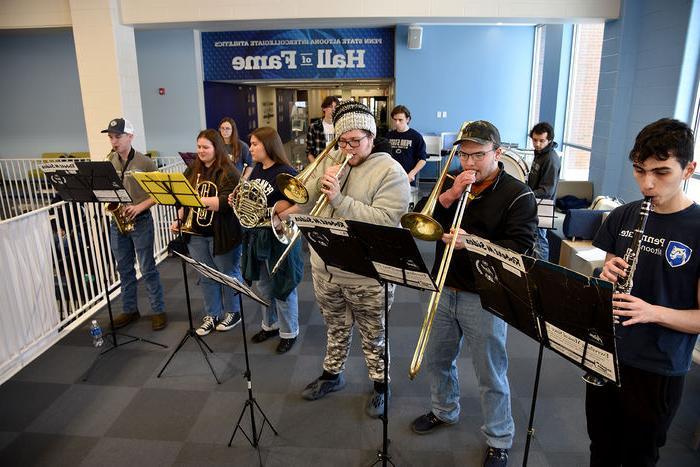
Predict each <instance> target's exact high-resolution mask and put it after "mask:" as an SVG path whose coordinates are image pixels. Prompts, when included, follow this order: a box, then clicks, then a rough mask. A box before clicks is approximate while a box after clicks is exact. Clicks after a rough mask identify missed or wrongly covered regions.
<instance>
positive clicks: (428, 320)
mask: <svg viewBox="0 0 700 467" xmlns="http://www.w3.org/2000/svg"><path fill="white" fill-rule="evenodd" d="M468 124H469V122H464V123H463V124H462V126H461V128H460V130H459V133H458V135H461V134H462V132H463V131H464V128H465V127H466V126H467V125H468ZM456 151H457V145H455V146H453V147H452V151H450V156H449V158H448V159H447V163H446V164H445V168H444V169H443V170H442V173H441V174H440V178H439V179H438V181H437V182H436V183H435V187H434V188H433V191H432V192H431V193H430V196H429V197H428V201H427V202H426V204H425V207H424V208H423V209H422V210H421V212H419V213H414V212H409V213H406V214H404V215H403V216H402V217H401V225H402V226H403V227H405V228H407V229H409V230H410V231H411V235H413V236H414V237H416V238H419V239H421V240H439V239H440V238H441V237H442V234H443V228H442V226H441V225H440V223H439V222H437V221H436V220H435V219H433V217H432V215H433V212H434V210H435V206H436V204H437V201H438V198H439V197H440V192H441V191H442V187H443V185H444V183H445V179H446V178H448V177H451V176H450V175H449V174H448V173H447V172H448V171H449V170H450V164H451V163H452V158H453V157H454V155H455V152H456ZM471 188H472V186H471V185H469V186H467V188H466V189H465V190H464V193H462V195H461V196H460V198H459V201H458V203H457V212H456V213H455V216H454V217H453V219H452V226H451V232H452V234H453V236H452V240H451V241H450V243H449V244H448V245H447V246H446V247H445V251H444V252H443V255H442V260H441V261H440V267H439V269H438V272H437V276H436V280H435V282H436V285H437V290H436V291H434V292H433V293H432V294H430V302H429V304H428V311H427V312H426V314H425V318H424V319H423V325H422V326H421V330H420V335H419V337H418V342H417V343H416V350H415V351H414V353H413V359H412V360H411V367H410V369H409V371H408V376H409V378H411V379H414V378H415V377H416V375H417V374H418V371H420V367H421V364H422V363H423V356H424V355H425V349H426V348H427V346H428V339H429V337H430V331H431V330H432V327H433V320H434V318H435V313H436V312H437V307H438V304H439V303H440V295H441V294H442V289H443V287H444V286H445V279H447V271H448V269H449V267H450V261H451V260H452V254H453V253H454V250H455V246H456V245H457V238H458V235H457V232H458V231H459V226H460V225H461V224H462V218H463V217H464V211H465V210H466V208H467V202H468V200H469V195H470V193H471Z"/></svg>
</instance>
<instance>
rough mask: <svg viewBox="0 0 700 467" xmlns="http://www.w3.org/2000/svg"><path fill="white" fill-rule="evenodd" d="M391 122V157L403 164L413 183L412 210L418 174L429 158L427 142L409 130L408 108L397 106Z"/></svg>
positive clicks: (418, 134) (392, 113) (409, 113)
mask: <svg viewBox="0 0 700 467" xmlns="http://www.w3.org/2000/svg"><path fill="white" fill-rule="evenodd" d="M391 120H392V122H393V126H394V128H393V129H392V130H390V131H389V132H388V133H387V134H386V138H387V139H388V140H389V144H390V145H391V157H393V158H394V159H396V160H397V161H398V162H399V164H401V167H403V169H404V170H405V171H406V173H407V174H408V181H409V182H411V193H413V197H412V198H413V199H412V200H411V201H412V202H411V206H409V209H412V208H413V204H414V203H415V198H416V196H417V192H418V183H417V177H418V172H420V171H421V169H422V168H423V167H424V166H425V161H426V159H427V158H428V154H427V153H426V152H425V140H424V139H423V136H422V135H421V134H420V133H418V132H417V131H416V130H414V129H413V128H409V126H408V124H409V123H410V122H411V111H410V110H408V108H407V107H406V106H403V105H397V106H396V107H394V109H393V110H392V111H391Z"/></svg>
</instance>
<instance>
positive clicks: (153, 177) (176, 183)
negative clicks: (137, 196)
mask: <svg viewBox="0 0 700 467" xmlns="http://www.w3.org/2000/svg"><path fill="white" fill-rule="evenodd" d="M133 177H134V179H135V180H136V181H137V182H138V183H139V185H141V188H143V190H144V191H145V192H146V193H148V195H149V196H150V197H151V198H153V200H154V201H155V202H156V203H158V204H163V205H167V206H170V205H173V204H176V203H179V204H180V205H181V206H188V207H192V208H203V207H205V206H204V205H203V204H202V201H201V200H200V199H199V193H198V192H197V190H195V189H194V188H193V187H192V185H190V182H189V181H188V180H187V178H185V174H183V173H180V172H177V173H168V172H134V173H133Z"/></svg>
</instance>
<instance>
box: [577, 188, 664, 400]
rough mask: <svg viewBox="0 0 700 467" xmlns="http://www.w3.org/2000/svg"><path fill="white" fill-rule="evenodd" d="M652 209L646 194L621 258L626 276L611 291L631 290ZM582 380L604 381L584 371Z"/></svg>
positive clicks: (621, 277)
mask: <svg viewBox="0 0 700 467" xmlns="http://www.w3.org/2000/svg"><path fill="white" fill-rule="evenodd" d="M651 211H652V206H651V197H649V196H647V197H645V198H644V200H643V201H642V204H641V206H640V207H639V219H638V220H637V225H636V226H635V227H634V234H632V240H631V241H630V244H629V246H628V247H627V249H626V250H625V255H624V256H623V258H622V259H624V260H625V263H627V267H626V268H625V273H626V274H627V275H626V276H624V277H623V276H618V277H617V282H616V283H615V287H614V288H613V293H623V294H629V293H630V292H631V291H632V286H633V276H634V272H635V271H636V270H637V261H638V260H639V249H640V248H641V246H642V238H643V237H644V228H645V227H646V225H647V220H648V219H649V213H650V212H651ZM620 321H621V319H620V317H618V316H613V322H614V323H615V324H616V325H618V324H620ZM582 378H583V380H584V381H585V382H586V383H588V384H590V385H592V386H602V385H603V384H605V381H604V380H603V379H602V378H600V377H598V376H597V375H595V374H593V373H586V374H585V375H583V376H582Z"/></svg>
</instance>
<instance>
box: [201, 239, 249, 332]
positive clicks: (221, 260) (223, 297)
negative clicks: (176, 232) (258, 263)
mask: <svg viewBox="0 0 700 467" xmlns="http://www.w3.org/2000/svg"><path fill="white" fill-rule="evenodd" d="M187 248H188V249H189V251H190V256H191V257H192V259H195V260H197V261H199V262H200V263H203V264H206V265H207V266H209V267H210V268H212V269H216V270H217V271H219V272H223V273H224V274H226V275H227V276H230V277H235V278H236V279H238V280H239V281H241V282H243V276H242V275H241V248H242V246H241V244H240V243H239V244H238V245H237V246H235V247H234V248H233V249H232V250H231V251H227V252H226V253H224V254H222V255H216V256H214V237H199V236H196V235H192V237H191V238H190V242H189V243H188V244H187ZM199 285H201V286H202V294H203V295H204V312H205V313H206V314H207V315H209V316H211V317H212V318H214V321H216V322H218V321H221V320H222V319H223V318H224V313H226V312H228V313H235V312H239V311H241V304H240V302H239V299H238V292H236V291H235V290H233V289H232V288H231V287H228V286H226V285H222V284H220V283H218V282H216V281H214V280H212V279H210V278H208V277H205V276H201V277H200V278H199Z"/></svg>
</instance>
